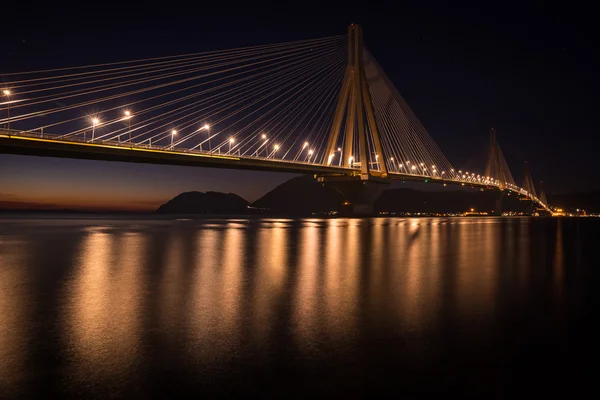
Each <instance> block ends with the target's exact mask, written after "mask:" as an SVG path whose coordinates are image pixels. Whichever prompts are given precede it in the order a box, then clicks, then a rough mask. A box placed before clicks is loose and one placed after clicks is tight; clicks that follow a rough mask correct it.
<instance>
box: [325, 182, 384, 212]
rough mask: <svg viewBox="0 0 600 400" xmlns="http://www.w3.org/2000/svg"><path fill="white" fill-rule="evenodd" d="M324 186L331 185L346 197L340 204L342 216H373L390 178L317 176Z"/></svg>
mask: <svg viewBox="0 0 600 400" xmlns="http://www.w3.org/2000/svg"><path fill="white" fill-rule="evenodd" d="M317 181H319V182H320V183H321V184H322V185H323V186H326V187H330V188H332V189H334V190H335V191H337V192H338V193H340V194H341V195H342V197H343V199H344V202H343V204H342V205H341V206H340V211H339V215H340V216H357V217H358V216H364V217H366V216H373V215H375V211H374V210H373V205H374V204H375V201H376V200H377V199H378V198H379V196H381V194H382V193H383V191H384V190H385V189H387V188H388V186H389V185H390V183H391V181H390V180H389V179H384V178H377V177H369V179H360V176H317Z"/></svg>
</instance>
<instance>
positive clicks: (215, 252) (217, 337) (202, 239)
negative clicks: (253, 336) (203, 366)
mask: <svg viewBox="0 0 600 400" xmlns="http://www.w3.org/2000/svg"><path fill="white" fill-rule="evenodd" d="M245 226H246V225H245V224H240V223H234V222H228V223H226V224H224V225H220V228H221V229H209V230H202V231H199V234H198V253H197V260H196V264H195V265H194V279H193V283H192V287H191V296H192V298H191V308H190V313H189V320H188V325H189V333H190V336H191V338H192V340H193V345H194V351H195V355H196V356H197V357H198V358H199V359H207V360H208V359H210V360H212V361H211V362H214V361H217V359H219V358H221V357H225V356H227V355H228V354H229V352H231V351H232V350H233V349H234V348H235V346H237V344H238V343H239V341H240V340H241V338H240V335H239V334H240V329H239V325H240V324H241V322H242V317H243V316H242V314H241V311H242V310H241V305H242V304H243V294H242V285H243V278H244V276H243V265H244V259H245V256H244V251H245V240H246V238H245V236H246V234H247V232H246V230H245Z"/></svg>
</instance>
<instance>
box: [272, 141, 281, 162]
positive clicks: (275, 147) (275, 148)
mask: <svg viewBox="0 0 600 400" xmlns="http://www.w3.org/2000/svg"><path fill="white" fill-rule="evenodd" d="M277 150H279V145H278V144H276V145H274V146H273V153H272V154H273V159H275V153H276V152H277Z"/></svg>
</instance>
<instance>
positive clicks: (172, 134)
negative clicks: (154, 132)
mask: <svg viewBox="0 0 600 400" xmlns="http://www.w3.org/2000/svg"><path fill="white" fill-rule="evenodd" d="M175 135H177V131H176V130H175V129H173V130H172V131H171V150H173V138H174V137H175Z"/></svg>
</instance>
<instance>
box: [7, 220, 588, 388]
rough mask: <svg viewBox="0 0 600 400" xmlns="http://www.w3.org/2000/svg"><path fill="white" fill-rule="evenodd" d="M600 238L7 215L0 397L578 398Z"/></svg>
mask: <svg viewBox="0 0 600 400" xmlns="http://www.w3.org/2000/svg"><path fill="white" fill-rule="evenodd" d="M599 228H600V221H596V220H591V219H583V218H580V219H541V218H540V219H529V218H514V219H510V218H431V219H425V218H422V219H401V218H398V219H394V218H387V219H384V218H377V219H303V220H288V219H200V220H186V219H181V220H168V219H161V220H152V219H137V220H128V219H122V217H121V219H116V218H114V219H112V218H102V219H93V218H90V219H86V218H85V217H83V216H79V217H78V218H58V219H52V218H37V219H19V218H6V217H5V218H2V219H0V397H7V398H18V397H44V398H48V397H51V396H59V395H62V396H70V397H74V398H81V397H94V398H124V397H128V398H131V397H154V398H160V397H171V398H172V397H176V396H186V395H195V396H196V397H197V395H205V396H207V397H214V396H217V397H227V396H240V395H244V396H250V395H258V394H261V395H274V396H280V397H287V398H289V397H308V396H310V397H326V396H335V395H339V394H346V395H352V396H355V397H356V396H364V397H369V396H374V395H382V394H390V395H399V394H411V395H422V394H432V393H448V392H458V393H463V394H467V395H484V396H491V397H514V396H515V395H517V394H518V395H523V394H526V393H532V394H541V393H544V394H545V393H554V394H555V393H557V392H558V391H560V390H567V391H578V390H579V391H583V390H584V389H585V388H587V385H588V384H590V383H591V382H592V380H593V379H595V377H594V375H593V372H592V371H594V370H595V367H594V366H595V365H596V364H597V362H596V355H597V352H596V347H597V339H596V338H597V337H598V336H597V335H598V330H597V329H596V328H595V324H594V320H595V319H597V318H598V313H597V311H596V309H595V308H594V307H593V306H592V304H593V303H594V302H598V297H599V296H598V294H597V293H598V286H597V284H598V282H597V276H598V272H597V271H598V267H599V266H600V256H599V255H598V251H597V250H596V249H595V246H596V239H595V236H594V235H595V233H596V232H597V231H598V230H599ZM571 394H572V393H571Z"/></svg>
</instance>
